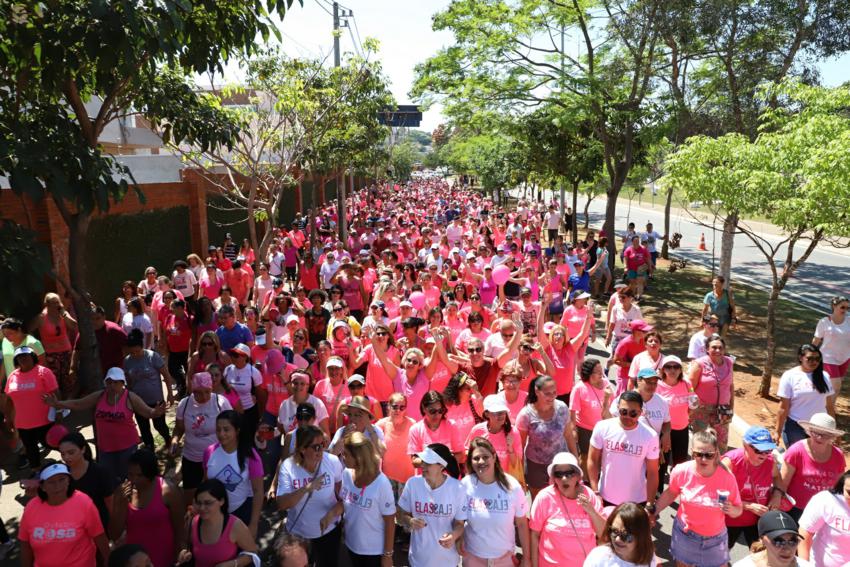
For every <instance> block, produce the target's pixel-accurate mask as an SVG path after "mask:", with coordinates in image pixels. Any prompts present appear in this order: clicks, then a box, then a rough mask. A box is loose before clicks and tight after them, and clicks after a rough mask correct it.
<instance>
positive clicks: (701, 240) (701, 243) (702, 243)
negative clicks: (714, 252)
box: [697, 232, 708, 252]
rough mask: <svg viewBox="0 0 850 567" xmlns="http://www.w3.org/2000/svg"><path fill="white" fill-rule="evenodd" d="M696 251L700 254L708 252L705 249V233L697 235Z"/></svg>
mask: <svg viewBox="0 0 850 567" xmlns="http://www.w3.org/2000/svg"><path fill="white" fill-rule="evenodd" d="M697 250H699V251H700V252H708V248H706V247H705V233H704V232H703V233H702V234H700V235H699V246H698V247H697Z"/></svg>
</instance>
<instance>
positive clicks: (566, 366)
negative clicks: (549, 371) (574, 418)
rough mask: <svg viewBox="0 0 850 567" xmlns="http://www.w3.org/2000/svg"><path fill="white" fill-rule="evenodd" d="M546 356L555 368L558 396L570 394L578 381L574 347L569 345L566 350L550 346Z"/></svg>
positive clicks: (547, 348)
mask: <svg viewBox="0 0 850 567" xmlns="http://www.w3.org/2000/svg"><path fill="white" fill-rule="evenodd" d="M546 354H547V355H549V358H550V359H551V360H552V364H553V365H554V366H555V375H554V376H553V378H554V379H555V385H556V386H557V388H558V390H557V392H558V395H559V396H563V395H564V394H569V393H570V392H572V390H573V384H574V383H575V379H576V352H575V350H574V349H573V346H572V345H571V344H570V343H567V344H566V345H565V346H564V348H562V349H556V348H555V347H553V346H552V345H549V346H548V347H546Z"/></svg>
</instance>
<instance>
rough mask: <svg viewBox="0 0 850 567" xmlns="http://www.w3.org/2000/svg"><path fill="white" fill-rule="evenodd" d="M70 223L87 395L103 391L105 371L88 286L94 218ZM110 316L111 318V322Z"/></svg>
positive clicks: (80, 379)
mask: <svg viewBox="0 0 850 567" xmlns="http://www.w3.org/2000/svg"><path fill="white" fill-rule="evenodd" d="M67 218H68V220H69V221H70V222H68V272H69V277H70V284H71V290H70V291H71V297H72V298H73V301H74V309H75V311H76V312H77V323H78V325H79V334H80V336H79V339H78V340H79V358H78V360H79V365H78V367H77V387H78V388H81V389H82V391H83V392H84V393H89V392H93V391H95V390H98V389H100V388H101V387H102V386H101V382H102V379H103V374H104V371H105V369H103V368H101V367H100V356H99V354H98V345H97V339H96V338H95V335H94V326H93V325H92V321H91V315H90V313H91V298H90V297H89V293H88V286H87V285H86V254H85V249H86V236H87V235H88V231H89V225H90V223H91V216H90V215H89V214H87V213H74V214H71V215H69V216H68V217H67ZM109 318H110V317H108V316H107V319H109Z"/></svg>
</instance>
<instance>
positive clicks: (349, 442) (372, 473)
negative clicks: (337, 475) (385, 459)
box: [343, 431, 381, 479]
mask: <svg viewBox="0 0 850 567" xmlns="http://www.w3.org/2000/svg"><path fill="white" fill-rule="evenodd" d="M343 445H344V446H345V449H346V450H347V451H348V453H349V454H350V455H351V456H352V457H354V461H355V462H354V466H353V467H351V468H353V469H354V470H355V471H356V472H357V473H358V475H357V476H361V475H362V476H363V477H365V478H370V479H374V478H375V477H377V476H378V473H379V472H380V470H381V460H380V458H379V457H378V453H377V451H376V450H375V446H374V445H373V444H372V442H371V441H370V440H369V438H368V437H366V436H365V435H363V434H362V433H361V432H359V431H354V432H352V433H349V434H348V435H346V436H345V438H344V439H343Z"/></svg>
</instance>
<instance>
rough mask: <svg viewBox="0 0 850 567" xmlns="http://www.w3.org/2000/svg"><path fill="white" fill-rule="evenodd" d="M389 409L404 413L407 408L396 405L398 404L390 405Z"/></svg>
mask: <svg viewBox="0 0 850 567" xmlns="http://www.w3.org/2000/svg"><path fill="white" fill-rule="evenodd" d="M390 409H391V410H395V411H404V410H406V409H407V406H406V405H404V406H402V405H398V404H390Z"/></svg>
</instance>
